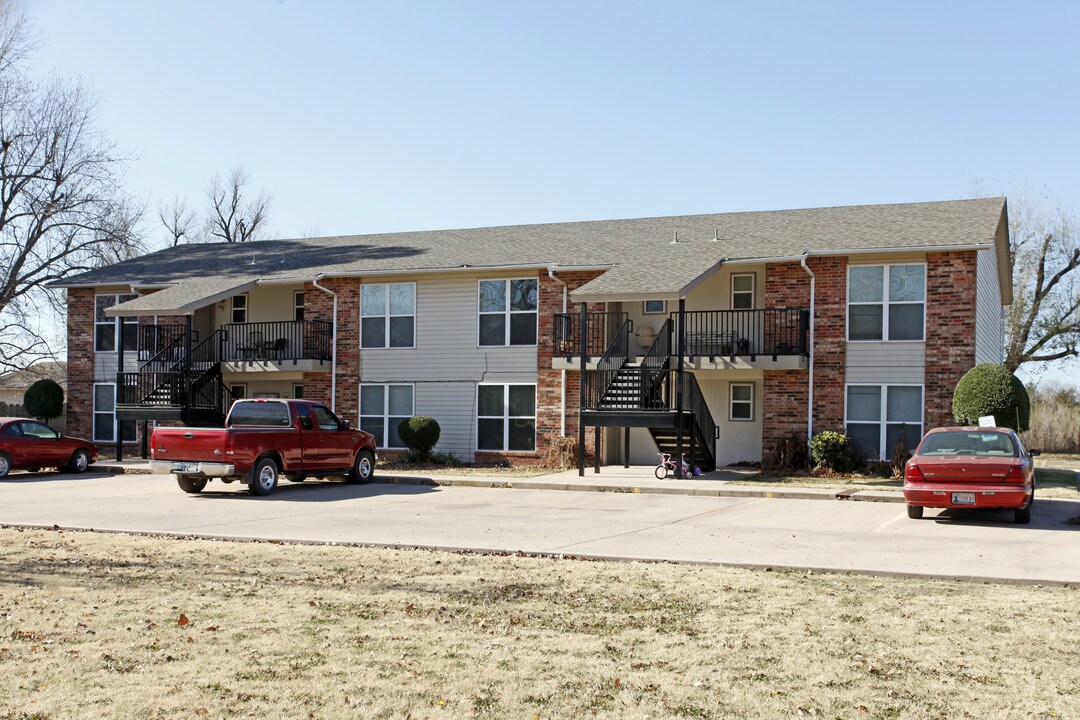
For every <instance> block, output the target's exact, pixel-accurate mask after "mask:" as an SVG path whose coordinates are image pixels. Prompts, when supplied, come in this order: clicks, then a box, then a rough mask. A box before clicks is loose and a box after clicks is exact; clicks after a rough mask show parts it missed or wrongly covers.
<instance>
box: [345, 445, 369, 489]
mask: <svg viewBox="0 0 1080 720" xmlns="http://www.w3.org/2000/svg"><path fill="white" fill-rule="evenodd" d="M374 476H375V455H374V453H372V452H371V451H370V450H367V449H364V450H361V451H360V452H358V453H356V460H354V461H353V468H352V472H350V473H349V482H351V483H354V484H357V485H365V484H367V483H369V482H371V478H372V477H374Z"/></svg>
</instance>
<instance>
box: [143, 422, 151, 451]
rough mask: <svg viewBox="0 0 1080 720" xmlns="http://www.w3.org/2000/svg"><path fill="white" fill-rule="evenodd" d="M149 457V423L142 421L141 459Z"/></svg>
mask: <svg viewBox="0 0 1080 720" xmlns="http://www.w3.org/2000/svg"><path fill="white" fill-rule="evenodd" d="M148 457H150V421H149V420H143V421H142V458H143V460H146V459H147V458H148Z"/></svg>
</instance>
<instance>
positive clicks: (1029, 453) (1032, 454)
mask: <svg viewBox="0 0 1080 720" xmlns="http://www.w3.org/2000/svg"><path fill="white" fill-rule="evenodd" d="M1028 455H1030V456H1031V457H1035V456H1037V455H1042V450H1028Z"/></svg>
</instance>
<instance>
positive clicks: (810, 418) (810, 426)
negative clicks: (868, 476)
mask: <svg viewBox="0 0 1080 720" xmlns="http://www.w3.org/2000/svg"><path fill="white" fill-rule="evenodd" d="M807 255H809V253H804V254H803V256H802V259H801V260H799V264H800V265H802V269H803V270H805V271H806V272H807V274H808V275H810V340H809V344H810V347H809V348H808V349H809V350H810V382H809V384H808V388H807V400H806V441H807V442H809V441H810V438H811V436H812V435H813V434H814V299H815V295H814V292H815V286H814V281H815V280H816V279H817V278H815V277H814V273H813V271H812V270H811V269H810V268H808V267H807V266H806V257H807Z"/></svg>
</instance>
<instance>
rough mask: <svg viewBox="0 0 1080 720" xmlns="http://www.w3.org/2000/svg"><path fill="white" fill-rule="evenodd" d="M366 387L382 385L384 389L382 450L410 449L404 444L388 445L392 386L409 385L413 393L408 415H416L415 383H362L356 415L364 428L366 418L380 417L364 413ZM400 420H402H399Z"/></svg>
mask: <svg viewBox="0 0 1080 720" xmlns="http://www.w3.org/2000/svg"><path fill="white" fill-rule="evenodd" d="M366 387H380V388H382V389H383V408H382V416H381V417H382V422H383V444H382V445H378V446H377V447H378V449H380V450H408V449H409V448H407V447H405V446H404V445H401V446H398V445H388V444H386V443H389V442H390V418H391V415H390V388H391V387H407V388H409V391H410V393H411V395H412V412H411V413H410V414H409V416H408V417H414V416H415V415H416V385H415V384H414V383H401V382H389V383H360V396H359V397H358V398H357V406H356V417H357V418H358V420H357V422H358V423H359V426H360V427H361V428H362V427H363V425H364V418H366V417H367V418H374V417H379V416H378V415H366V414H363V407H364V405H363V394H364V388H366ZM393 417H395V418H402V417H405V416H403V415H394V416H393ZM398 422H400V420H399V421H398Z"/></svg>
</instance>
